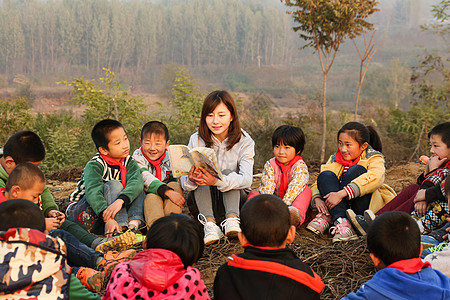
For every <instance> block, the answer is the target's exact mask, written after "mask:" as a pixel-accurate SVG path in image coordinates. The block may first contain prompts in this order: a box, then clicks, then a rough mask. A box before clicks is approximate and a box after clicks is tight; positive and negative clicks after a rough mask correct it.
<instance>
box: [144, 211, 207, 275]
mask: <svg viewBox="0 0 450 300" xmlns="http://www.w3.org/2000/svg"><path fill="white" fill-rule="evenodd" d="M146 241H147V245H146V246H147V249H151V248H160V249H166V250H170V251H172V252H174V253H175V254H176V255H178V256H179V257H180V259H181V261H182V262H183V265H184V267H185V268H187V267H188V266H192V265H193V264H195V263H196V262H197V261H198V260H199V259H200V257H201V256H202V254H203V248H204V247H205V244H204V242H203V230H202V228H201V227H200V224H198V223H197V222H195V221H194V220H193V219H192V218H191V217H189V216H187V215H183V214H174V213H172V214H170V215H168V216H165V217H162V218H159V219H157V220H156V221H155V222H154V223H153V224H152V226H150V229H149V230H148V231H147V236H146Z"/></svg>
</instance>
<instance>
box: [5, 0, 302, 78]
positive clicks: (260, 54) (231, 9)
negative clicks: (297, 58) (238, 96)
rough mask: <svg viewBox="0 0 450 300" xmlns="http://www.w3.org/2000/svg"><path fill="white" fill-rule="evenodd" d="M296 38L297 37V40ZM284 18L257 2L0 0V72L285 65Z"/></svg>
mask: <svg viewBox="0 0 450 300" xmlns="http://www.w3.org/2000/svg"><path fill="white" fill-rule="evenodd" d="M297 42H298V40H297ZM295 43H296V34H294V33H293V32H292V29H291V23H290V18H289V16H287V15H286V13H285V10H284V9H283V8H282V7H281V6H280V4H279V3H277V1H275V3H274V4H273V5H267V4H264V3H262V2H261V1H258V0H247V1H242V0H189V1H181V0H177V1H167V0H166V1H163V0H161V1H118V0H76V1H75V0H55V1H23V0H17V1H14V0H10V1H6V0H4V1H0V73H1V74H5V75H6V76H9V75H13V74H18V73H23V74H31V75H33V74H42V73H44V74H45V73H57V72H66V71H68V70H72V69H73V68H79V69H80V70H81V71H95V72H97V71H101V69H102V68H103V67H107V68H111V69H114V70H117V71H119V72H120V71H122V70H124V69H128V70H131V71H134V72H141V71H145V70H148V69H150V67H151V66H154V65H164V64H166V63H168V62H176V63H180V64H183V65H188V66H203V65H211V64H214V65H228V64H240V65H244V66H245V65H257V64H258V63H259V62H260V63H261V64H265V65H276V64H289V63H290V62H291V60H292V57H293V56H294V55H295V54H296V53H297V52H298V50H297V46H296V45H295Z"/></svg>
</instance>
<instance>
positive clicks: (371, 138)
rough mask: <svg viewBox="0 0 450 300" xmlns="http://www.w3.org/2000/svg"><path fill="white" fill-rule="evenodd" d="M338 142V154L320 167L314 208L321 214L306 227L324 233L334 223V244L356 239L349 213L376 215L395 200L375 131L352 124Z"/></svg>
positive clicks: (313, 189) (343, 130)
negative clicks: (366, 211)
mask: <svg viewBox="0 0 450 300" xmlns="http://www.w3.org/2000/svg"><path fill="white" fill-rule="evenodd" d="M337 140H338V150H337V152H336V153H335V154H333V155H332V156H331V157H330V158H329V160H328V162H327V163H326V164H324V165H322V166H321V168H320V174H319V176H318V177H317V181H316V183H315V184H314V185H313V187H312V199H311V204H312V205H313V206H314V207H316V208H317V210H318V212H319V213H318V214H317V216H316V217H315V218H314V219H313V220H312V221H311V222H310V223H309V224H308V226H307V227H306V228H307V229H309V230H311V231H313V232H314V233H323V232H324V231H325V230H327V229H328V227H329V226H330V223H333V224H334V227H333V228H332V230H331V234H332V235H333V242H337V241H347V240H352V239H356V238H357V235H356V233H355V231H354V229H353V228H352V226H351V224H350V222H349V220H348V218H347V209H351V210H352V211H354V213H356V214H358V215H363V214H364V211H365V210H367V209H369V208H370V209H371V210H372V211H374V212H376V211H378V210H379V209H380V208H382V207H383V206H384V205H385V204H386V203H388V202H389V201H390V200H391V199H392V198H394V196H395V192H394V191H393V190H392V189H391V188H390V187H389V186H387V185H386V184H384V183H383V182H384V177H385V167H384V156H383V154H381V148H382V146H381V140H380V138H379V136H378V133H377V132H376V131H375V129H374V128H372V127H370V126H368V127H366V126H364V125H363V124H361V123H358V122H349V123H347V124H345V125H344V126H342V128H341V129H340V130H339V132H338V134H337Z"/></svg>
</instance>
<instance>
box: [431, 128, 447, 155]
mask: <svg viewBox="0 0 450 300" xmlns="http://www.w3.org/2000/svg"><path fill="white" fill-rule="evenodd" d="M430 146H431V149H430V153H431V155H432V156H437V157H439V159H444V158H447V160H449V159H450V148H448V147H447V145H446V144H445V143H444V142H443V141H442V137H441V136H440V135H438V134H433V135H431V136H430Z"/></svg>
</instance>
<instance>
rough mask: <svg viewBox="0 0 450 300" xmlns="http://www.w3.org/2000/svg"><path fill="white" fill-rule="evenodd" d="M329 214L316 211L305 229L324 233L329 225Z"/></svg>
mask: <svg viewBox="0 0 450 300" xmlns="http://www.w3.org/2000/svg"><path fill="white" fill-rule="evenodd" d="M331 221H332V220H331V215H326V214H323V213H318V214H317V215H316V217H315V218H314V219H312V221H311V222H309V224H308V226H306V229H308V230H311V231H312V232H314V233H315V234H319V233H324V232H325V230H327V229H328V228H329V227H330V224H331Z"/></svg>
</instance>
